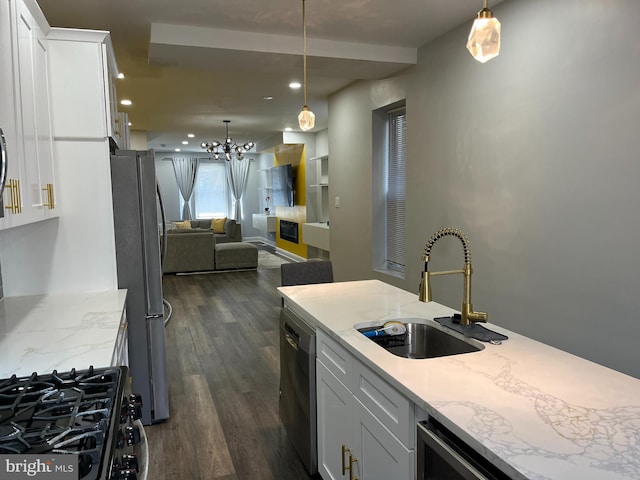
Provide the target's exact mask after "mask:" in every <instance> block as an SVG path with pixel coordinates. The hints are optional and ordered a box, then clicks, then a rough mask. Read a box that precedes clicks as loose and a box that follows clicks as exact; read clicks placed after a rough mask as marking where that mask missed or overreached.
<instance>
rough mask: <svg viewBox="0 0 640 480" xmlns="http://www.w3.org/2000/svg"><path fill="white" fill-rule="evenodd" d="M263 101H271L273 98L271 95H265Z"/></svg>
mask: <svg viewBox="0 0 640 480" xmlns="http://www.w3.org/2000/svg"><path fill="white" fill-rule="evenodd" d="M262 99H263V100H273V97H272V96H271V95H265V96H264V97H262Z"/></svg>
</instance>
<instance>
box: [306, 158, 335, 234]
mask: <svg viewBox="0 0 640 480" xmlns="http://www.w3.org/2000/svg"><path fill="white" fill-rule="evenodd" d="M308 165H309V167H310V168H309V169H307V175H308V176H307V180H308V181H309V185H308V188H309V190H308V201H307V220H308V221H309V223H310V224H313V223H314V222H318V223H319V224H323V223H326V222H327V221H328V220H329V155H321V156H319V157H313V158H310V159H309V161H308ZM305 243H306V242H305Z"/></svg>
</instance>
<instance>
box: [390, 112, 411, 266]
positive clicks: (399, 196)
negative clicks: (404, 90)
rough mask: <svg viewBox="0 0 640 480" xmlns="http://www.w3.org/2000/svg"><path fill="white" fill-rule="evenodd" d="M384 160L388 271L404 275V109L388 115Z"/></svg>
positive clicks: (405, 118)
mask: <svg viewBox="0 0 640 480" xmlns="http://www.w3.org/2000/svg"><path fill="white" fill-rule="evenodd" d="M388 128H389V130H388V135H389V153H388V158H387V195H386V197H387V198H386V205H387V255H386V257H387V258H386V263H387V268H389V269H390V270H397V271H401V272H404V267H405V252H406V250H407V248H406V246H407V242H406V216H405V191H406V159H405V158H406V132H407V115H406V111H405V109H404V108H402V109H400V110H393V111H391V112H389V117H388Z"/></svg>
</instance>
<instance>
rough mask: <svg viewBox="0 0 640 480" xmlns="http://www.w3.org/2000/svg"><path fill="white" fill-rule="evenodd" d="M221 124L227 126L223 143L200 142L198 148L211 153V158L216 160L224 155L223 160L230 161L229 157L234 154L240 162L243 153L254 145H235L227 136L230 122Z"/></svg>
mask: <svg viewBox="0 0 640 480" xmlns="http://www.w3.org/2000/svg"><path fill="white" fill-rule="evenodd" d="M223 122H224V123H225V125H226V126H227V136H226V137H225V141H224V142H219V141H217V140H214V141H213V142H211V143H208V142H202V143H201V144H200V146H201V147H202V148H204V149H205V150H206V151H207V152H208V153H213V156H214V158H215V159H216V160H218V159H219V158H220V157H221V156H223V155H224V158H225V160H227V161H231V157H232V156H233V154H234V153H235V154H236V158H237V159H238V160H242V158H243V157H244V154H245V152H248V151H249V150H251V149H252V148H253V147H254V145H255V144H254V143H253V142H247V143H245V144H244V145H238V144H236V143H235V142H234V141H233V139H232V138H231V137H230V136H229V124H230V123H231V120H223Z"/></svg>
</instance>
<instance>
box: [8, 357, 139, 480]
mask: <svg viewBox="0 0 640 480" xmlns="http://www.w3.org/2000/svg"><path fill="white" fill-rule="evenodd" d="M126 377H127V374H126V367H119V368H104V369H94V368H93V367H91V368H89V369H87V370H82V371H76V370H71V371H69V372H65V373H59V372H57V371H53V372H52V373H51V374H44V375H38V374H36V373H33V374H32V375H31V376H29V377H17V376H16V375H13V376H12V377H11V378H8V379H5V380H0V454H72V455H77V456H78V465H79V478H80V479H82V480H93V479H97V478H100V475H101V472H102V470H103V464H104V461H103V460H108V457H109V453H110V450H111V449H112V445H113V442H114V440H115V430H117V428H115V427H117V425H118V423H119V422H120V405H121V397H122V391H123V387H124V380H125V378H126Z"/></svg>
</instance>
